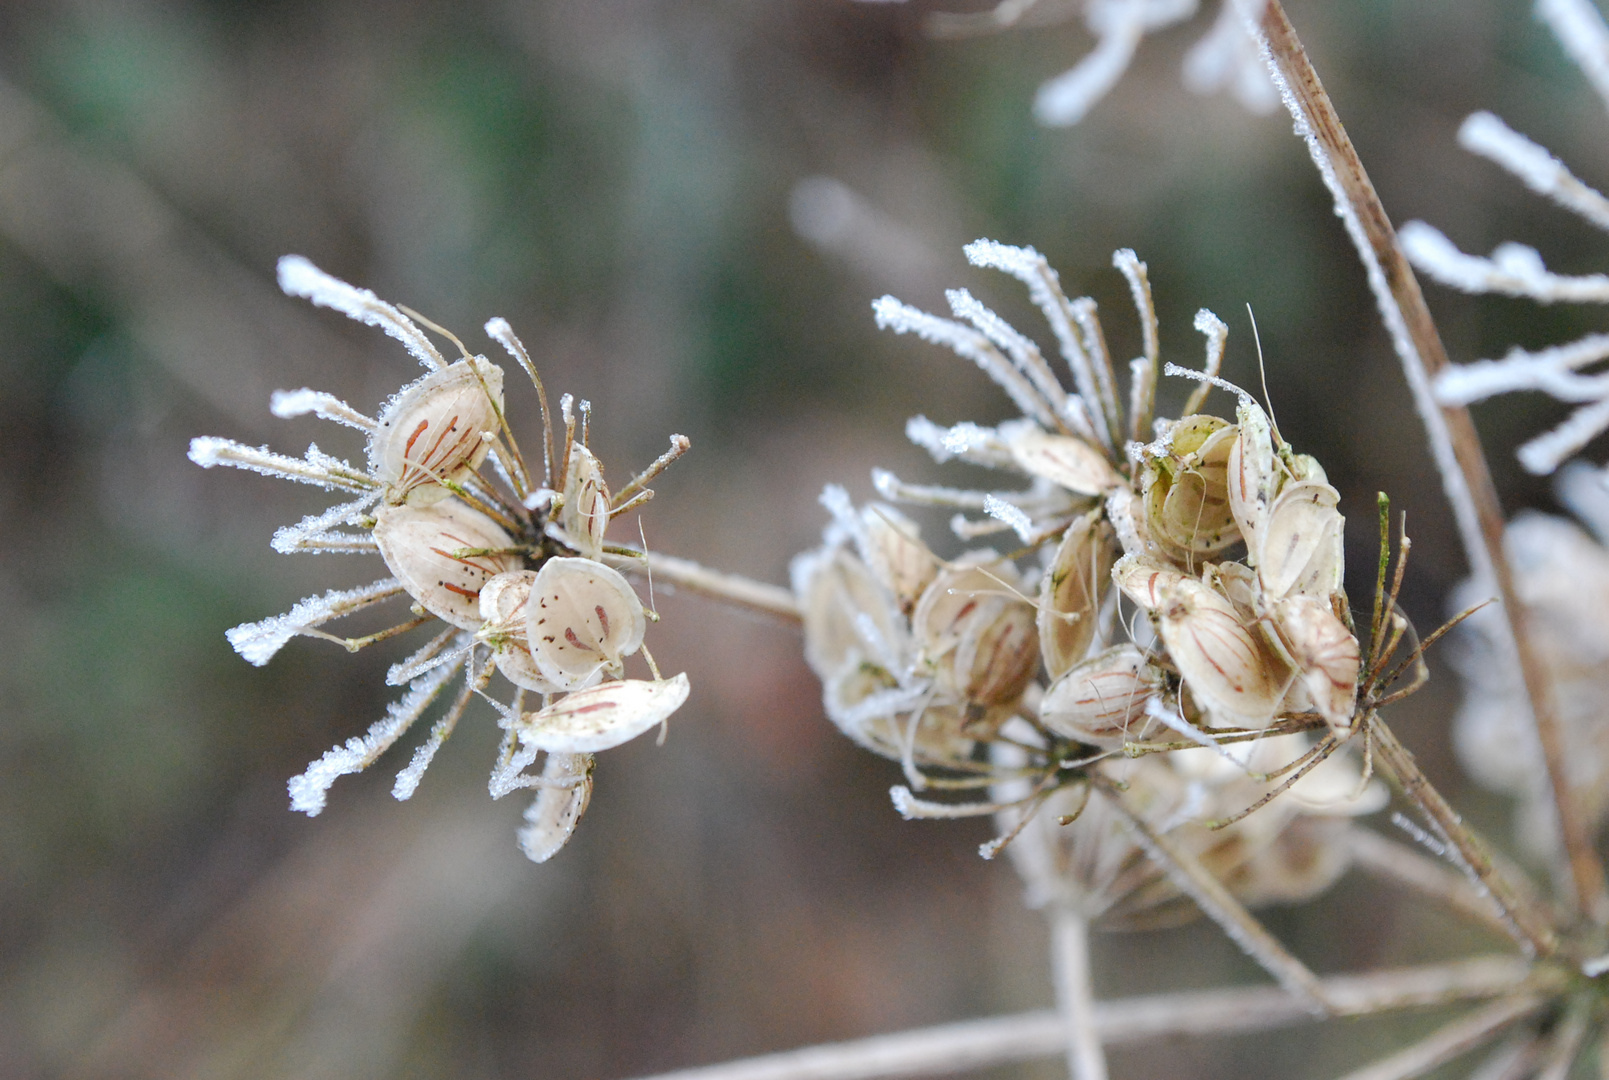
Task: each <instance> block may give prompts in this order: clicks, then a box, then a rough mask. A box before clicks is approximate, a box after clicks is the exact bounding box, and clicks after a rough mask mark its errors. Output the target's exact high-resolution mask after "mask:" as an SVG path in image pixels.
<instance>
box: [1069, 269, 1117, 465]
mask: <svg viewBox="0 0 1609 1080" xmlns="http://www.w3.org/2000/svg"><path fill="white" fill-rule="evenodd" d="M1067 311H1068V314H1070V315H1072V317H1073V321H1074V322H1075V323H1077V324H1078V334H1079V337H1080V338H1081V339H1082V340H1083V343H1084V351H1085V352H1086V353H1088V354H1089V362H1090V366H1091V367H1093V368H1094V369H1095V379H1096V382H1097V383H1098V384H1099V386H1100V392H1101V408H1102V409H1104V410H1105V412H1106V422H1107V426H1108V427H1109V428H1110V429H1111V433H1112V440H1113V442H1116V441H1117V438H1118V436H1119V435H1120V434H1121V433H1122V430H1123V418H1122V416H1121V415H1119V412H1118V404H1117V375H1116V373H1115V372H1114V371H1113V369H1112V353H1111V350H1109V349H1108V348H1107V347H1106V334H1105V333H1104V332H1102V330H1101V320H1100V315H1099V314H1098V307H1097V305H1096V303H1095V301H1094V300H1091V299H1090V298H1089V297H1087V296H1080V297H1079V298H1078V299H1077V300H1074V301H1073V302H1072V303H1070V304H1068V305H1067Z"/></svg>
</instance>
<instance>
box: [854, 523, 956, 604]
mask: <svg viewBox="0 0 1609 1080" xmlns="http://www.w3.org/2000/svg"><path fill="white" fill-rule="evenodd" d="M860 520H861V524H862V527H864V529H865V530H866V549H867V550H866V555H867V557H868V558H869V559H870V560H871V563H870V565H871V570H872V572H873V573H875V574H876V575H877V577H878V578H879V580H881V581H882V583H883V585H884V587H885V588H887V589H888V591H889V592H891V593H893V594H894V598H895V599H896V600H897V601H899V606H900V610H901V611H902V612H903V613H905V614H906V615H909V614H910V613H911V610H912V609H913V608H915V607H916V602H917V601H918V600H919V599H921V597H922V593H923V592H924V591H925V590H926V589H927V587H928V586H929V585H930V584H932V582H933V578H934V577H936V576H937V575H938V572H939V566H940V564H941V560H940V559H939V557H938V556H937V555H934V554H933V552H932V551H931V550H930V549H929V548H928V546H927V545H926V544H924V543H922V540H921V532H920V530H919V529H918V528H917V526H916V523H915V522H914V521H912V520H911V519H910V518H908V517H906V516H905V515H904V514H901V513H900V512H899V511H898V510H895V509H894V508H893V507H892V506H888V505H885V504H883V503H871V504H869V505H868V506H866V507H865V508H864V509H862V510H861V512H860Z"/></svg>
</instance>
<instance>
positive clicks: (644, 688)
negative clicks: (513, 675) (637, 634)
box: [518, 673, 690, 754]
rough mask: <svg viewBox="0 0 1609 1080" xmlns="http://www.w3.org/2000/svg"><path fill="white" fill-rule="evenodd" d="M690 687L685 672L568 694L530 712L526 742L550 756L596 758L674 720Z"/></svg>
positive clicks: (522, 731)
mask: <svg viewBox="0 0 1609 1080" xmlns="http://www.w3.org/2000/svg"><path fill="white" fill-rule="evenodd" d="M689 689H690V687H689V684H688V682H687V675H686V673H683V674H681V675H677V676H675V677H674V678H670V679H655V680H653V681H649V680H646V679H621V680H616V681H615V682H606V683H604V684H602V685H601V686H593V687H589V688H587V689H585V690H577V691H576V692H575V693H573V694H566V695H564V697H562V698H560V699H559V700H558V701H555V702H554V703H553V704H551V705H549V706H548V707H547V708H545V709H542V710H541V711H540V712H534V713H527V714H526V715H525V716H524V717H523V718H522V720H521V723H520V726H519V728H518V735H519V739H520V742H522V743H524V744H525V745H526V746H534V747H536V748H537V749H539V750H546V751H547V752H548V753H550V754H551V753H559V754H591V753H596V752H597V751H599V750H608V749H610V748H611V747H615V746H619V745H620V744H621V743H624V742H630V741H631V740H632V739H635V738H636V737H637V736H639V735H641V734H642V733H643V732H645V731H648V730H649V729H651V728H654V727H656V726H658V725H659V724H662V723H664V722H665V721H666V720H668V719H670V715H671V713H674V712H675V711H676V710H677V709H679V708H681V707H682V703H683V702H684V701H686V700H687V694H688V691H689Z"/></svg>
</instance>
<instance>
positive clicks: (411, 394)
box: [368, 356, 503, 506]
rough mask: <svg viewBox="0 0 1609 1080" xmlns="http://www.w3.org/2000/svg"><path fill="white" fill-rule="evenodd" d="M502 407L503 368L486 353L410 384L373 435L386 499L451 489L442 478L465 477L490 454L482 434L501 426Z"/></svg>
mask: <svg viewBox="0 0 1609 1080" xmlns="http://www.w3.org/2000/svg"><path fill="white" fill-rule="evenodd" d="M482 384H484V385H482ZM488 392H490V394H491V397H487V393H488ZM502 407H503V369H502V368H500V367H498V366H497V365H496V364H493V363H492V362H491V361H489V360H486V359H485V358H483V357H478V356H477V357H475V359H474V360H460V361H458V362H457V363H456V364H449V365H447V366H446V367H444V368H441V369H439V370H437V371H433V372H431V373H430V374H429V375H426V376H425V377H424V378H422V379H420V380H419V381H418V382H415V383H413V384H412V385H410V386H406V387H404V388H403V389H402V391H401V392H400V393H399V394H398V395H397V396H396V397H394V398H392V399H391V400H390V401H389V402H387V403H386V406H385V408H384V409H382V410H381V412H380V417H379V420H378V421H377V422H376V426H375V430H374V434H373V435H371V436H370V438H369V450H368V452H369V467H370V469H371V470H372V471H373V473H374V475H375V476H376V477H378V478H379V479H380V480H381V481H383V482H384V483H385V485H386V495H385V501H386V502H387V503H388V504H390V505H392V506H398V505H401V504H403V503H407V504H408V505H410V506H426V505H429V504H430V503H433V502H439V501H440V500H442V499H445V498H446V497H447V496H448V495H450V494H451V492H449V491H448V490H447V489H446V488H445V487H443V486H442V484H441V482H442V481H443V480H448V481H452V482H453V483H460V482H462V481H463V479H464V478H465V477H466V476H468V475H469V474H470V473H472V472H474V471H475V470H476V469H477V468H479V467H480V464H481V462H482V461H484V460H486V452H487V450H488V449H489V448H490V447H491V443H490V442H488V441H487V440H486V439H484V438H483V437H482V434H481V433H482V432H486V431H493V432H495V431H496V430H497V428H498V422H497V414H498V412H499V411H500V410H501V409H502Z"/></svg>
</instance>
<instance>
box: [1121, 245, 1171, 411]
mask: <svg viewBox="0 0 1609 1080" xmlns="http://www.w3.org/2000/svg"><path fill="white" fill-rule="evenodd" d="M1112 265H1113V266H1115V267H1117V269H1118V270H1119V271H1120V272H1121V273H1122V275H1123V276H1124V277H1125V278H1127V279H1128V283H1129V292H1130V293H1131V294H1132V295H1133V297H1134V310H1135V312H1136V313H1138V315H1139V317H1140V333H1141V337H1142V341H1143V343H1144V352H1145V366H1146V369H1147V374H1146V375H1145V376H1144V378H1143V379H1141V378H1140V372H1139V368H1138V366H1137V365H1136V366H1135V369H1134V373H1135V379H1136V381H1135V383H1134V384H1133V385H1134V389H1133V392H1132V396H1133V398H1134V401H1133V406H1134V408H1133V411H1132V412H1131V414H1130V416H1129V432H1130V437H1131V438H1133V439H1134V441H1135V442H1145V441H1146V437H1147V435H1149V433H1150V429H1151V417H1152V416H1153V414H1154V411H1155V408H1156V380H1157V371H1158V368H1159V367H1160V364H1161V356H1162V351H1161V345H1160V342H1159V340H1158V335H1157V322H1156V305H1155V304H1154V303H1153V302H1152V300H1151V280H1150V278H1149V277H1147V276H1146V272H1145V269H1146V268H1145V264H1144V263H1143V262H1141V261H1140V258H1139V256H1138V255H1135V254H1134V252H1133V251H1132V250H1131V249H1129V248H1120V249H1118V250H1117V251H1116V252H1114V253H1113V254H1112ZM1140 388H1143V390H1144V393H1143V394H1142V393H1140Z"/></svg>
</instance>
